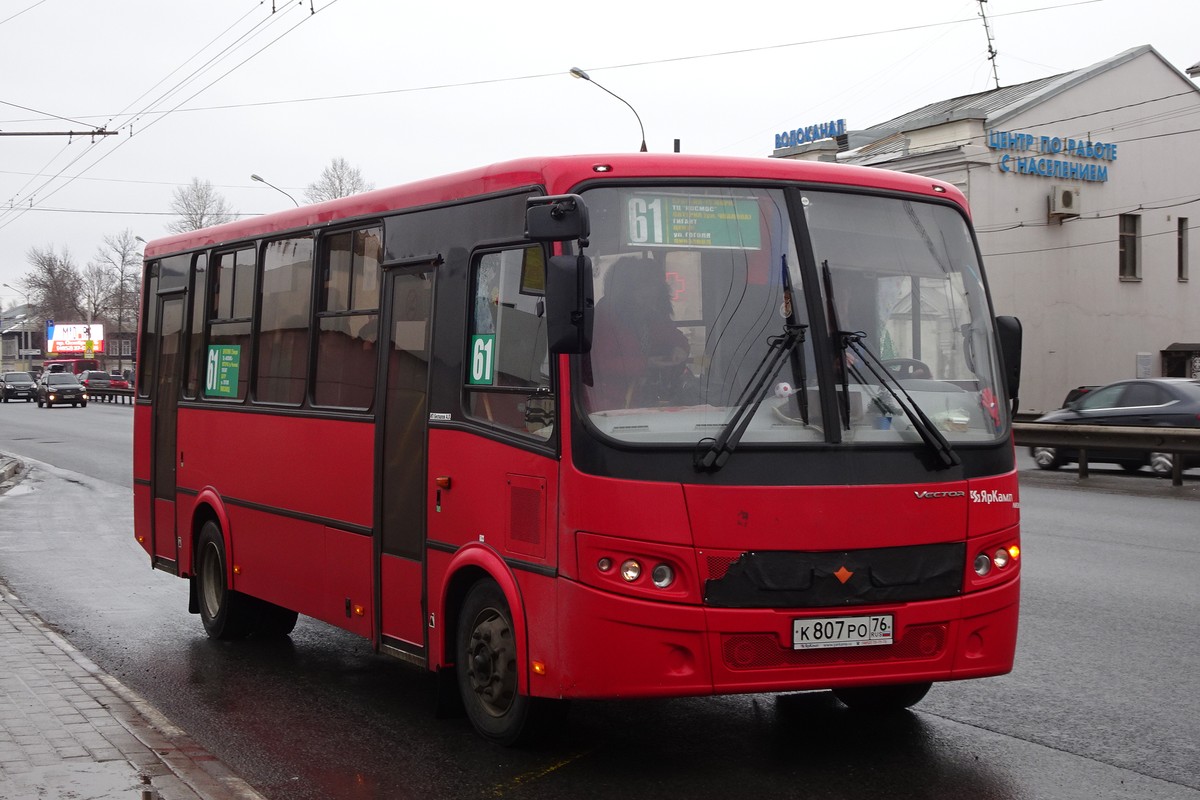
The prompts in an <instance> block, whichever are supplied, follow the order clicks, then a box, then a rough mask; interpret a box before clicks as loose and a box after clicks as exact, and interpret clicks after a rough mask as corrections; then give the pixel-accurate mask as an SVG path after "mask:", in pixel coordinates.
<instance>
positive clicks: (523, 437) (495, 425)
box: [435, 239, 562, 452]
mask: <svg viewBox="0 0 1200 800" xmlns="http://www.w3.org/2000/svg"><path fill="white" fill-rule="evenodd" d="M531 248H537V249H540V250H541V251H542V258H543V263H544V264H549V262H550V257H551V255H552V253H551V248H550V246H549V245H548V244H547V243H544V242H536V241H531V240H528V239H521V240H512V241H507V242H495V241H492V242H487V243H485V244H479V245H477V246H476V247H475V248H474V249H472V250H471V252H470V255H469V256H468V258H467V280H466V296H465V298H464V302H465V304H466V305H465V308H464V309H463V311H464V313H463V319H464V325H463V327H462V330H461V331H460V332H459V333H460V334H461V336H462V341H463V345H462V352H461V356H460V357H461V359H462V363H461V364H460V365H459V370H458V372H459V383H460V385H459V408H460V413H461V414H462V417H463V420H464V421H465V422H466V423H467V424H468V425H470V426H471V427H472V428H473V429H477V430H479V431H481V432H486V433H485V434H484V435H486V436H488V438H492V439H497V440H500V441H505V442H509V443H515V442H519V443H520V445H521V446H523V447H529V446H531V445H532V446H533V447H534V449H536V450H539V451H546V450H549V451H552V452H557V449H558V441H559V439H560V436H561V433H560V430H561V428H560V426H561V425H562V403H561V402H560V392H559V385H558V381H559V371H558V362H559V356H558V355H556V354H554V353H551V352H550V350H549V343H548V341H547V347H546V360H547V364H548V367H549V373H548V375H547V379H546V380H547V383H546V387H545V390H544V391H543V390H540V389H539V388H538V387H527V386H494V385H486V384H482V385H481V384H473V383H471V382H470V368H471V352H470V351H471V338H472V336H473V335H474V334H475V307H474V306H475V293H476V290H477V288H478V269H479V265H480V262H481V261H482V259H483V258H484V257H486V256H488V255H491V254H499V253H507V252H513V251H525V250H529V249H531ZM543 268H545V267H543ZM524 283H525V266H524V264H522V266H521V275H520V278H519V280H518V284H519V285H518V291H519V293H520V294H521V295H522V296H526V297H538V298H539V302H542V303H543V309H544V303H545V289H544V285H543V290H542V291H541V292H527V291H525V290H524V288H522V287H523V284H524ZM541 319H542V321H543V325H544V324H545V311H544V310H543V313H542V317H541ZM435 325H436V320H435ZM530 388H534V389H535V391H533V392H531V391H530ZM474 393H479V395H480V398H481V400H483V399H484V398H485V397H486V396H488V395H510V396H525V397H532V396H534V395H537V394H540V395H542V396H544V397H546V398H549V399H550V400H551V401H553V403H554V413H553V417H554V418H553V421H552V422H551V423H550V424H551V426H552V431H551V433H550V435H549V436H544V437H543V436H539V435H538V434H536V433H534V432H532V431H525V430H521V429H519V428H515V427H512V426H509V425H505V424H503V423H501V422H497V421H495V420H489V419H487V418H486V417H484V416H481V415H480V414H478V413H474V412H472V411H471V396H472V394H474Z"/></svg>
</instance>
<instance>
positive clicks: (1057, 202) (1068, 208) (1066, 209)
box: [1050, 185, 1079, 219]
mask: <svg viewBox="0 0 1200 800" xmlns="http://www.w3.org/2000/svg"><path fill="white" fill-rule="evenodd" d="M1050 216H1051V217H1055V218H1057V219H1063V218H1065V217H1078V216H1079V187H1078V186H1062V185H1058V186H1051V187H1050Z"/></svg>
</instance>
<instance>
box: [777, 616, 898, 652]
mask: <svg viewBox="0 0 1200 800" xmlns="http://www.w3.org/2000/svg"><path fill="white" fill-rule="evenodd" d="M891 643H892V615H891V614H874V615H872V616H869V617H819V618H816V619H796V620H792V649H794V650H819V649H821V648H824V647H870V646H873V645H879V644H891Z"/></svg>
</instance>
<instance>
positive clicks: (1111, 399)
mask: <svg viewBox="0 0 1200 800" xmlns="http://www.w3.org/2000/svg"><path fill="white" fill-rule="evenodd" d="M1080 388H1084V387H1080ZM1036 421H1037V422H1052V423H1055V424H1058V425H1121V426H1128V427H1135V428H1144V427H1160V426H1161V427H1175V428H1200V380H1194V379H1191V378H1142V379H1139V380H1127V381H1117V382H1116V383H1110V384H1108V385H1107V386H1100V387H1097V388H1094V389H1091V390H1090V391H1087V392H1085V393H1083V394H1081V395H1080V396H1079V397H1078V398H1077V399H1074V400H1070V401H1069V402H1068V403H1067V404H1066V406H1065V407H1063V408H1060V409H1059V410H1057V411H1051V412H1050V413H1049V414H1045V415H1044V416H1042V417H1039V418H1038V419H1037V420H1036ZM1029 452H1030V454H1031V455H1032V456H1033V460H1034V461H1035V462H1036V463H1037V465H1038V466H1039V467H1041V468H1042V469H1058V468H1059V467H1061V466H1062V465H1063V464H1067V463H1070V462H1072V461H1078V460H1079V450H1078V449H1072V448H1067V447H1031V448H1029ZM1087 458H1088V463H1102V464H1119V465H1120V466H1122V467H1124V468H1125V469H1126V470H1128V471H1130V472H1137V471H1138V470H1140V469H1141V468H1142V467H1144V466H1149V467H1150V469H1151V470H1153V471H1154V472H1155V473H1156V474H1158V475H1169V474H1170V473H1171V468H1172V465H1173V460H1172V455H1171V454H1170V453H1153V452H1144V453H1143V452H1138V451H1136V450H1108V449H1104V448H1099V447H1096V448H1093V447H1089V448H1088V449H1087ZM1192 467H1200V455H1189V456H1185V460H1184V463H1183V468H1184V469H1190V468H1192Z"/></svg>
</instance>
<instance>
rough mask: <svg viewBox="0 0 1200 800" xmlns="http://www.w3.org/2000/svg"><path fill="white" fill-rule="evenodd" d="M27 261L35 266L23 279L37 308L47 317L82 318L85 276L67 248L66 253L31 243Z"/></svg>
mask: <svg viewBox="0 0 1200 800" xmlns="http://www.w3.org/2000/svg"><path fill="white" fill-rule="evenodd" d="M25 261H26V263H28V264H29V266H30V267H31V270H30V271H29V272H27V273H26V274H25V276H24V277H23V278H22V279H21V284H22V286H24V287H25V289H26V290H27V291H28V292H29V301H30V303H31V304H32V305H33V307H34V309H35V311H36V312H37V313H38V314H39V315H41V316H43V317H45V318H46V319H53V320H63V321H79V320H82V319H83V317H84V310H83V306H82V304H81V303H80V299H81V297H82V295H83V276H82V275H81V274H80V272H79V268H78V267H77V266H75V262H74V261H73V260H72V259H71V254H70V253H69V252H67V250H66V248H63V251H62V253H55V252H54V248H53V247H51V246H49V245H47V246H46V248H45V249H44V250H43V249H40V248H37V247H31V248H29V252H28V253H26V255H25Z"/></svg>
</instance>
